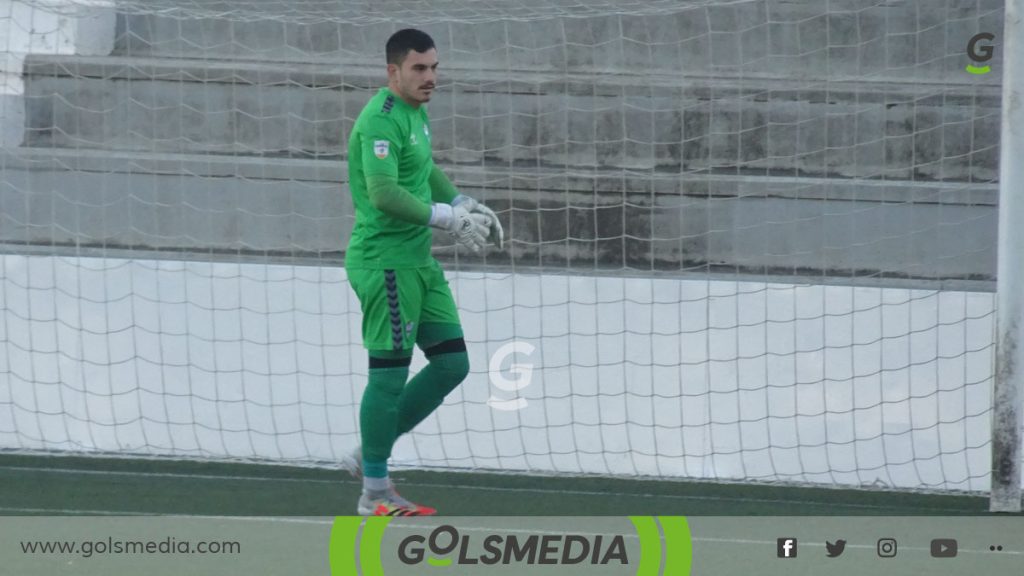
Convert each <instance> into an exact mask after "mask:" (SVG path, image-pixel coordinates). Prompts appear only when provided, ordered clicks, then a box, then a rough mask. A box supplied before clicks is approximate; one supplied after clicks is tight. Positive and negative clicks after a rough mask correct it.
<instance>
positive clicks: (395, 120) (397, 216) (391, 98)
mask: <svg viewBox="0 0 1024 576" xmlns="http://www.w3.org/2000/svg"><path fill="white" fill-rule="evenodd" d="M348 174H349V188H350V190H351V192H352V202H353V205H354V207H355V216H356V222H355V226H354V227H353V229H352V236H351V239H350V241H349V245H348V250H347V251H346V254H345V266H346V267H347V268H370V269H395V268H414V267H419V266H426V265H428V264H429V263H430V261H431V256H430V243H431V232H430V228H429V227H427V221H428V220H429V218H430V203H431V202H432V201H437V200H440V201H445V202H447V201H450V200H451V197H453V196H454V194H455V192H454V187H452V186H451V184H450V182H448V180H447V178H446V177H445V176H444V174H443V173H441V171H440V170H438V169H437V168H436V167H435V166H434V162H433V159H432V157H431V146H430V123H429V119H428V118H427V110H426V108H425V107H424V106H420V107H418V108H413V107H412V106H410V105H409V104H408V103H406V102H405V101H404V100H402V99H401V98H400V97H398V96H397V95H396V94H394V93H393V92H391V90H389V89H388V88H381V89H380V91H378V92H377V94H376V95H375V96H374V97H373V98H372V99H370V101H369V102H368V103H367V104H366V106H365V107H364V108H363V111H362V112H361V113H360V114H359V117H358V118H357V119H356V122H355V125H354V126H353V127H352V133H351V134H350V135H349V140H348ZM439 196H440V198H439Z"/></svg>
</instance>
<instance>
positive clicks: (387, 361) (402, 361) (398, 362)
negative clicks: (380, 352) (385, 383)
mask: <svg viewBox="0 0 1024 576" xmlns="http://www.w3.org/2000/svg"><path fill="white" fill-rule="evenodd" d="M410 364H412V356H407V357H405V358H377V357H376V356H370V369H371V370H372V369H374V368H406V367H408V366H409V365H410Z"/></svg>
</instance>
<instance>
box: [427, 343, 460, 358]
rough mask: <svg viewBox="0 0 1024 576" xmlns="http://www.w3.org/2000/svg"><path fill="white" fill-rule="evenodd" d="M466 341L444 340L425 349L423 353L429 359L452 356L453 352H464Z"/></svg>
mask: <svg viewBox="0 0 1024 576" xmlns="http://www.w3.org/2000/svg"><path fill="white" fill-rule="evenodd" d="M465 351H466V341H465V340H464V339H462V338H452V339H451V340H445V341H444V342H441V343H440V344H434V345H433V346H431V347H430V348H427V349H426V350H424V351H423V353H424V354H425V355H426V356H427V358H430V357H431V356H437V355H438V354H454V353H455V352H465Z"/></svg>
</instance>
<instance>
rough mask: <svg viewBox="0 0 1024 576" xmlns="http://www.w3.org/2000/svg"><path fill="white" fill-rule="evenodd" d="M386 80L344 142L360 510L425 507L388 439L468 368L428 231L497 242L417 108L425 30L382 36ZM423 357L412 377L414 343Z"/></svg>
mask: <svg viewBox="0 0 1024 576" xmlns="http://www.w3.org/2000/svg"><path fill="white" fill-rule="evenodd" d="M386 52H387V70H388V85H387V88H381V89H380V91H378V92H377V94H376V95H375V96H374V97H373V98H371V99H370V101H369V103H367V105H366V107H365V108H363V111H362V112H361V113H360V114H359V117H358V118H357V119H356V122H355V125H354V126H353V128H352V134H351V135H350V137H349V141H348V162H349V163H348V171H349V186H350V188H351V191H352V200H353V204H354V206H355V216H356V222H355V227H354V228H353V230H352V237H351V240H350V242H349V245H348V251H347V252H346V254H345V270H346V272H347V273H348V279H349V283H350V284H351V286H352V289H353V290H354V291H355V293H356V296H357V297H358V298H359V302H360V305H361V307H362V312H363V325H362V331H363V346H364V347H366V349H367V350H368V351H369V356H370V360H369V373H370V374H369V381H368V382H367V385H366V390H365V392H364V393H363V400H362V403H361V404H360V407H359V425H360V431H361V439H362V446H361V447H360V448H357V449H356V450H355V452H353V453H352V454H350V455H349V456H347V457H346V458H344V459H343V462H342V464H343V465H344V466H345V467H346V468H348V469H349V471H351V472H352V473H353V474H355V475H356V476H357V477H358V476H362V478H363V493H362V496H361V497H360V499H359V505H358V512H359V514H361V515H388V516H411V515H429V514H433V513H434V512H435V510H434V509H433V508H430V507H427V506H421V505H417V504H413V503H412V502H409V501H408V500H406V499H404V498H402V497H401V496H400V495H399V494H398V492H397V491H395V488H394V485H393V484H392V482H391V481H390V480H389V478H388V468H387V461H388V458H389V457H390V456H391V448H392V446H393V445H394V443H395V440H396V439H397V438H398V437H399V436H400V435H402V434H404V433H406V432H408V431H410V430H412V429H413V427H415V426H416V425H417V424H419V423H420V422H421V421H422V420H423V419H424V418H426V417H427V416H428V415H430V413H431V412H433V411H434V410H435V409H436V408H437V407H438V406H440V405H441V402H443V401H444V397H445V396H446V395H447V394H448V393H449V392H451V391H452V390H453V389H455V387H456V386H458V385H459V383H461V382H462V381H463V380H464V379H465V378H466V375H467V374H468V373H469V357H468V356H467V354H466V342H465V341H464V340H463V334H462V325H461V323H460V321H459V314H458V310H457V309H456V307H455V300H454V299H453V298H452V293H451V290H450V289H449V287H448V281H447V280H445V277H444V272H443V271H442V270H441V266H440V265H439V264H438V262H437V261H436V260H435V259H434V258H433V257H432V256H431V254H430V245H431V236H432V234H431V228H437V229H441V230H445V231H447V232H448V233H449V234H451V236H453V237H454V239H455V240H456V242H457V243H458V244H459V245H461V246H463V247H465V248H468V249H469V250H471V251H472V252H474V253H479V252H481V251H482V250H483V249H484V247H485V245H486V243H487V242H488V241H490V242H492V243H494V244H496V245H497V246H498V248H501V245H502V238H503V231H502V229H501V224H500V223H499V222H498V219H497V217H495V215H494V212H492V211H491V210H490V209H489V208H487V207H486V206H484V205H483V204H481V203H479V202H477V201H475V200H473V199H472V198H469V197H467V196H464V195H461V194H459V193H458V192H457V191H456V189H455V187H454V186H453V185H452V183H451V182H450V181H449V180H448V178H447V177H446V176H445V175H444V173H443V172H441V170H439V169H438V168H437V167H436V166H435V165H434V162H433V159H432V158H431V147H430V126H429V122H428V119H427V110H426V108H425V107H424V104H426V103H427V102H429V101H430V96H431V94H433V91H434V88H435V87H436V79H437V49H436V48H435V46H434V41H433V40H432V39H431V38H430V36H429V35H427V34H426V33H424V32H421V31H419V30H413V29H406V30H400V31H398V32H395V33H394V34H393V35H392V36H391V38H389V39H388V42H387V47H386ZM414 344H415V345H417V346H419V348H420V349H421V350H423V353H424V354H425V355H426V357H427V360H428V364H427V366H426V367H424V368H423V370H421V371H420V372H419V373H418V374H416V375H415V376H414V377H413V378H412V379H411V380H409V364H410V362H411V360H412V352H413V345H414Z"/></svg>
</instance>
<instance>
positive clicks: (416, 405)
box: [397, 351, 469, 436]
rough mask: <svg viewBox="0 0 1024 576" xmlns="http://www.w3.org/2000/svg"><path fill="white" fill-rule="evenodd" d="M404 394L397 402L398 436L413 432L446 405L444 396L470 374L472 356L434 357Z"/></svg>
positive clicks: (438, 355) (446, 355) (443, 355)
mask: <svg viewBox="0 0 1024 576" xmlns="http://www.w3.org/2000/svg"><path fill="white" fill-rule="evenodd" d="M428 358H429V360H430V362H429V363H428V364H427V365H426V366H425V367H424V368H423V369H422V370H420V371H419V373H418V374H416V376H414V377H413V379H412V380H410V381H409V383H408V384H406V385H405V390H403V391H402V394H401V396H400V397H399V399H398V419H397V422H398V435H399V436H400V435H402V434H405V433H406V432H408V431H410V430H412V429H413V428H414V427H416V425H417V424H419V423H420V422H422V421H423V419H424V418H426V417H427V416H429V415H430V413H431V412H433V411H434V410H436V409H437V407H438V406H440V405H441V403H442V402H444V397H445V396H447V395H448V393H449V392H451V391H452V390H454V389H455V387H456V386H458V385H459V383H461V382H462V381H463V380H465V379H466V375H467V374H469V356H468V355H467V354H466V353H465V352H464V351H463V352H452V353H449V354H435V355H432V356H429V357H428Z"/></svg>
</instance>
